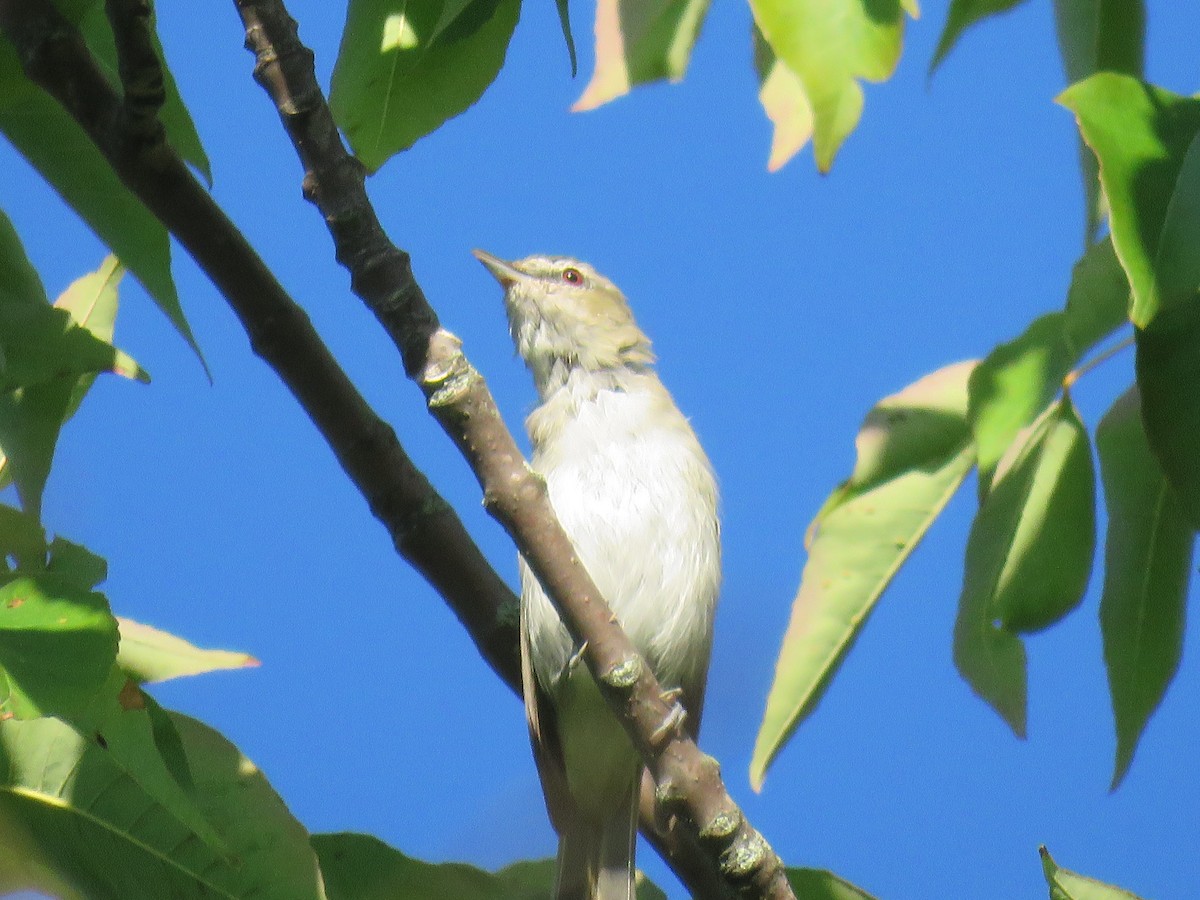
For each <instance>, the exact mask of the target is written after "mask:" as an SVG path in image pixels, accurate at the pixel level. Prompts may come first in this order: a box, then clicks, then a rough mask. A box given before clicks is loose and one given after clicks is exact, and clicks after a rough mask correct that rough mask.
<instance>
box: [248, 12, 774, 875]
mask: <svg viewBox="0 0 1200 900" xmlns="http://www.w3.org/2000/svg"><path fill="white" fill-rule="evenodd" d="M235 5H236V6H237V8H238V12H239V13H240V14H241V17H242V22H243V24H244V25H245V28H246V46H247V47H248V48H249V49H250V50H252V51H253V52H254V54H255V58H256V63H255V67H254V77H255V80H256V81H258V83H259V84H260V85H261V86H262V87H263V88H264V90H266V91H267V93H268V94H269V95H270V97H271V99H272V100H273V101H274V103H275V106H276V109H277V110H278V112H279V116H280V120H281V121H282V123H283V126H284V129H285V130H286V131H287V133H288V136H289V137H290V138H291V140H292V144H293V146H294V147H295V149H296V153H297V155H298V156H299V157H300V161H301V164H302V165H303V166H304V169H305V174H304V186H305V195H306V196H307V197H308V198H309V199H310V200H312V201H313V202H314V203H315V204H316V205H317V207H318V208H319V209H320V211H321V213H322V214H323V216H324V218H325V222H326V223H327V225H328V227H329V232H330V235H331V236H332V238H333V241H334V246H335V248H336V255H337V259H338V261H339V262H341V263H342V264H343V265H344V266H346V267H347V268H348V269H349V270H350V273H351V286H352V288H353V290H354V292H355V293H356V294H357V295H358V296H359V297H360V298H361V299H362V300H363V302H365V303H366V304H367V306H368V308H370V309H371V311H372V312H374V314H375V316H376V318H377V319H378V320H379V321H380V323H381V324H382V325H383V327H384V329H385V330H386V331H387V333H388V334H389V335H390V336H391V338H392V340H393V342H394V343H395V344H396V346H397V348H398V349H399V350H400V352H401V354H402V356H403V358H404V365H405V370H406V371H407V372H408V373H409V375H410V377H412V378H413V379H414V380H415V381H416V382H417V384H418V385H419V386H420V387H421V389H422V391H423V392H424V393H425V396H426V400H427V403H428V406H429V410H430V412H431V413H432V414H433V416H434V418H436V419H437V420H438V422H439V423H440V424H441V426H442V428H443V429H444V430H445V431H446V433H447V435H448V436H449V437H450V438H451V440H453V441H454V443H455V444H456V446H458V448H459V450H460V452H462V454H463V455H464V456H465V457H466V459H467V461H468V462H469V463H470V465H471V468H472V470H473V471H474V472H475V476H476V478H477V479H478V480H479V484H480V487H481V488H482V489H483V495H484V504H485V506H486V508H487V510H488V512H489V513H490V514H491V515H492V516H493V517H494V518H495V519H496V520H497V521H498V522H500V524H501V525H502V526H503V527H504V529H505V530H506V531H507V532H508V533H509V535H510V536H511V537H512V539H513V541H514V543H516V545H517V547H518V549H519V550H520V551H521V554H522V555H523V556H524V557H525V560H526V561H527V562H528V563H529V565H530V568H532V569H533V571H534V574H535V575H536V576H537V578H538V580H539V581H540V582H541V584H542V586H543V587H544V588H545V590H546V592H547V594H549V596H550V598H551V600H552V601H553V602H554V605H555V607H556V609H558V611H559V614H560V615H561V616H562V618H563V621H564V622H565V623H566V625H567V628H568V630H569V631H570V632H571V636H572V637H573V638H574V639H575V640H576V641H577V642H579V643H581V644H582V645H583V646H584V658H585V661H586V663H587V665H588V668H589V670H590V671H591V673H592V675H593V676H594V677H595V679H596V682H597V684H598V685H600V688H601V692H602V693H603V694H604V695H605V698H606V700H607V702H608V703H609V706H610V708H611V709H612V710H613V712H614V713H615V714H616V715H617V716H618V718H619V719H620V720H621V721H622V723H623V724H624V726H625V728H626V731H627V732H628V733H629V735H630V737H631V739H632V740H633V742H634V744H635V746H636V747H637V748H638V751H639V752H640V754H641V756H642V758H643V760H644V761H645V762H646V765H647V768H648V769H649V771H650V772H651V774H652V775H653V777H654V781H655V782H656V784H657V789H656V792H655V798H656V801H657V805H658V806H659V808H660V809H662V810H663V811H665V812H668V813H671V814H675V815H678V816H680V817H681V818H682V819H684V820H685V821H686V822H688V823H690V825H691V826H692V829H694V832H693V834H694V836H695V837H697V838H698V839H699V842H700V844H701V845H702V846H703V847H704V848H705V849H706V850H707V851H708V852H709V854H711V856H712V857H713V858H716V859H717V860H718V867H719V870H720V872H721V874H722V875H723V876H724V877H725V879H726V882H727V883H728V885H729V886H730V887H731V888H733V889H734V890H736V891H739V892H743V893H745V894H747V895H749V896H761V897H780V898H782V897H792V896H793V894H792V890H791V887H790V885H789V884H788V882H787V878H786V875H785V873H784V869H783V863H782V862H781V861H780V859H779V857H778V856H777V855H776V854H775V853H774V851H773V850H771V848H770V846H769V845H768V844H767V842H766V840H765V839H764V838H763V837H762V835H760V834H759V833H758V832H757V831H755V830H754V828H753V827H751V825H750V823H749V822H748V821H747V820H746V818H745V816H744V815H743V814H742V812H741V810H740V809H739V808H738V806H737V804H736V803H734V801H733V799H732V798H731V797H730V796H729V794H728V792H727V791H726V790H725V786H724V784H723V782H722V781H721V777H720V771H719V768H718V766H717V763H716V761H715V760H713V759H712V758H711V757H708V756H705V755H704V754H702V753H701V752H700V750H699V748H698V747H697V746H696V745H695V743H694V742H693V741H692V740H691V738H690V737H689V736H688V734H687V732H686V730H685V729H683V728H682V727H680V726H681V724H682V717H680V716H678V715H677V713H678V707H675V706H672V705H669V704H668V703H667V702H666V700H665V699H664V693H663V690H662V688H661V686H660V685H659V684H658V681H657V679H655V677H654V674H653V672H651V671H650V668H649V666H647V665H646V663H645V661H644V660H643V659H642V657H641V656H640V655H639V654H638V652H637V650H636V648H635V647H634V646H633V644H632V643H631V642H630V640H629V638H628V637H627V636H626V635H625V633H624V631H623V630H622V629H621V627H620V625H619V624H618V623H617V620H616V617H615V616H614V615H613V614H612V611H611V609H610V608H609V607H608V604H607V603H606V602H605V601H604V599H603V597H601V596H600V593H599V591H598V590H597V589H596V586H595V583H594V582H593V581H592V579H591V576H590V575H589V574H588V573H587V571H586V570H585V569H584V567H583V565H582V563H581V562H580V561H579V559H578V557H577V556H576V554H575V551H574V548H573V547H572V545H571V541H570V539H569V538H568V537H567V534H566V532H565V531H563V529H562V526H561V525H560V524H559V522H558V519H557V517H556V515H555V513H554V510H553V508H552V507H551V505H550V499H549V496H548V493H547V491H546V485H545V482H544V481H542V479H541V478H540V477H538V476H537V474H536V473H534V472H533V471H532V470H531V469H530V468H529V466H528V465H527V464H526V463H525V460H524V458H523V457H522V456H521V453H520V451H519V450H518V448H517V445H516V442H515V441H514V440H513V438H512V435H511V434H510V433H509V431H508V429H507V428H506V427H505V425H504V422H503V420H502V419H501V417H500V413H499V411H498V410H497V408H496V404H495V401H494V400H493V399H492V396H491V393H490V391H489V390H488V388H487V385H486V384H485V383H484V380H483V378H482V376H480V374H479V373H478V372H477V371H476V370H475V369H474V368H473V367H472V366H471V365H470V363H469V362H468V361H467V359H466V357H465V356H464V355H463V353H462V351H461V344H460V342H459V341H458V339H457V338H455V337H454V336H453V335H451V334H450V333H449V332H447V331H445V330H444V329H440V328H439V329H437V330H436V331H434V332H433V333H432V334H429V333H428V332H427V331H426V330H425V329H426V326H427V323H429V322H431V321H436V317H435V316H434V313H433V311H432V309H430V308H429V306H428V303H427V301H426V300H425V297H424V294H423V293H422V291H421V289H420V287H419V286H418V285H417V283H416V281H415V280H414V278H413V275H412V269H411V266H410V265H409V262H408V256H407V254H405V253H404V252H403V251H401V250H400V249H399V248H397V247H395V246H394V245H392V244H391V242H390V241H389V240H388V239H387V237H386V235H385V234H384V232H383V228H382V226H381V225H380V224H379V221H378V219H377V217H376V216H375V212H374V209H373V208H372V207H371V204H370V201H369V200H368V198H367V195H366V190H365V186H364V173H363V169H362V167H361V166H360V165H358V164H357V163H356V162H355V161H354V160H353V158H352V157H351V156H350V155H349V153H347V151H346V149H345V146H344V145H343V144H342V141H341V137H340V135H339V134H338V131H337V127H336V125H335V123H334V121H333V115H332V113H331V112H330V109H329V106H328V104H327V103H326V102H325V98H324V95H323V94H322V92H321V89H320V86H319V85H318V84H317V80H316V75H315V72H314V69H313V53H312V51H311V50H309V49H308V48H307V47H305V46H304V45H303V44H302V43H301V42H300V40H299V37H298V36H297V32H296V23H295V22H294V21H293V20H292V18H291V17H290V16H289V15H288V13H287V10H286V8H285V6H284V4H283V2H282V0H235ZM423 335H427V338H426V339H425V341H424V346H422V340H421V336H423ZM651 833H652V834H653V833H654V831H653V830H651ZM675 849H676V850H680V849H681V848H680V847H678V846H677V847H676V848H675ZM699 871H702V870H699V869H694V870H692V874H697V873H698V872H699ZM698 887H699V886H698Z"/></svg>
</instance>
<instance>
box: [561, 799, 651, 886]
mask: <svg viewBox="0 0 1200 900" xmlns="http://www.w3.org/2000/svg"><path fill="white" fill-rule="evenodd" d="M637 824H638V806H637V794H636V793H634V792H632V791H631V792H630V793H629V795H628V797H627V798H626V799H625V801H623V802H622V803H621V804H620V806H619V808H618V809H617V810H616V812H615V813H614V814H613V815H612V816H611V817H610V818H608V819H607V820H606V821H603V822H598V823H597V822H590V821H586V820H584V819H582V818H581V817H580V818H577V820H576V821H574V822H571V823H570V824H569V825H568V826H567V827H566V828H564V829H563V831H562V833H561V834H560V835H559V839H558V865H557V867H556V868H557V870H558V876H557V879H556V881H555V885H554V898H555V900H635V895H634V872H635V869H634V855H633V854H634V846H635V841H636V840H637Z"/></svg>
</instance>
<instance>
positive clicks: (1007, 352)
mask: <svg viewBox="0 0 1200 900" xmlns="http://www.w3.org/2000/svg"><path fill="white" fill-rule="evenodd" d="M1128 306H1129V283H1128V281H1127V280H1126V278H1125V272H1124V270H1123V269H1122V268H1121V265H1120V263H1119V262H1118V261H1117V258H1116V255H1115V254H1114V253H1113V248H1112V243H1111V241H1109V239H1108V238H1105V239H1104V240H1102V241H1099V242H1098V243H1096V244H1093V245H1092V246H1091V247H1089V248H1088V249H1087V251H1086V252H1085V253H1084V254H1083V256H1082V257H1081V258H1080V260H1079V261H1078V262H1077V263H1076V264H1075V268H1074V271H1073V273H1072V277H1071V287H1070V290H1069V291H1068V294H1067V305H1066V309H1065V311H1063V312H1056V313H1050V314H1048V315H1045V316H1042V317H1041V318H1038V319H1036V320H1034V321H1033V323H1031V324H1030V326H1029V327H1028V328H1027V329H1026V330H1025V332H1024V333H1023V334H1022V335H1021V336H1020V337H1018V338H1016V339H1015V340H1012V341H1009V342H1008V343H1005V344H1000V345H999V346H998V347H996V348H995V349H994V350H993V351H992V352H991V353H989V354H988V355H987V358H986V359H984V361H983V362H982V363H980V364H979V367H978V368H977V369H976V370H975V373H974V374H973V375H972V376H971V385H970V388H971V402H970V418H971V428H972V430H973V432H974V434H975V442H976V445H977V446H978V450H979V493H980V497H981V498H983V497H985V496H986V495H987V492H988V490H989V489H990V487H991V482H992V472H993V470H994V469H995V466H996V463H997V462H998V461H999V459H1000V457H1001V456H1002V455H1003V454H1004V453H1005V452H1006V451H1007V450H1008V448H1009V446H1010V445H1011V444H1012V441H1013V439H1014V438H1015V437H1016V436H1017V432H1018V431H1020V430H1021V429H1022V428H1024V427H1025V426H1026V425H1028V424H1029V423H1030V422H1032V421H1033V420H1034V418H1035V417H1036V416H1037V415H1038V413H1039V412H1041V411H1042V410H1044V409H1045V408H1046V405H1047V404H1048V403H1049V402H1050V401H1051V400H1052V399H1054V396H1055V395H1056V394H1057V393H1058V391H1059V389H1060V388H1061V386H1062V383H1063V378H1064V376H1066V375H1067V374H1068V372H1070V371H1071V369H1072V368H1073V367H1074V366H1075V365H1076V364H1077V363H1078V362H1079V360H1080V359H1081V358H1082V357H1083V355H1084V354H1085V353H1087V352H1088V351H1089V350H1091V349H1092V347H1093V346H1095V344H1097V343H1098V342H1099V341H1101V340H1103V339H1104V338H1106V337H1108V336H1109V335H1110V334H1112V333H1113V332H1114V331H1115V330H1116V329H1117V328H1119V327H1120V326H1121V325H1122V324H1123V323H1125V322H1126V321H1127V319H1126V312H1127V309H1128Z"/></svg>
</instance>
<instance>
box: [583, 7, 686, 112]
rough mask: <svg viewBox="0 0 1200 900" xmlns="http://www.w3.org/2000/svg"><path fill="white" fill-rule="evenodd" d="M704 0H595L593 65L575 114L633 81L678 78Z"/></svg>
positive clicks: (621, 93) (625, 88)
mask: <svg viewBox="0 0 1200 900" xmlns="http://www.w3.org/2000/svg"><path fill="white" fill-rule="evenodd" d="M708 4H709V0H599V2H598V3H597V5H596V68H595V70H594V71H593V72H592V79H591V81H589V82H588V86H587V87H586V88H584V91H583V95H582V96H581V97H580V98H579V99H578V100H576V101H575V105H574V106H573V107H571V109H572V110H574V111H575V112H582V111H585V110H589V109H595V108H596V107H597V106H601V105H603V104H605V103H607V102H608V101H610V100H615V99H616V98H617V97H623V96H624V95H625V94H628V93H629V89H630V88H632V87H635V86H636V85H639V84H645V83H647V82H651V81H660V80H662V79H664V78H665V79H668V80H670V81H679V80H680V79H681V78H683V76H684V73H685V72H686V71H687V67H688V61H689V60H690V59H691V55H692V46H693V45H694V44H695V43H696V37H697V36H698V35H699V33H700V26H701V25H702V24H703V22H704V16H705V14H706V13H707V12H708Z"/></svg>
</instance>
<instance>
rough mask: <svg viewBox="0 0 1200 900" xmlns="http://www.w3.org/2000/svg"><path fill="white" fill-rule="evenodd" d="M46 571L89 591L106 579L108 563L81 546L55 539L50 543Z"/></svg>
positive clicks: (61, 538) (64, 539) (63, 539)
mask: <svg viewBox="0 0 1200 900" xmlns="http://www.w3.org/2000/svg"><path fill="white" fill-rule="evenodd" d="M46 571H47V572H49V573H50V574H51V575H57V576H59V577H60V578H63V579H65V580H67V581H69V582H70V583H71V584H73V585H75V586H76V587H78V588H82V589H83V590H91V589H92V588H94V587H95V586H96V585H98V584H99V583H100V582H102V581H104V579H106V578H107V577H108V563H107V562H105V560H104V558H103V557H101V556H97V555H96V554H95V553H93V552H92V551H91V550H89V549H87V547H84V546H82V545H81V544H74V543H72V542H71V541H68V540H67V539H66V538H64V537H55V538H54V540H53V541H51V543H50V561H49V562H48V563H47V564H46Z"/></svg>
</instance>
